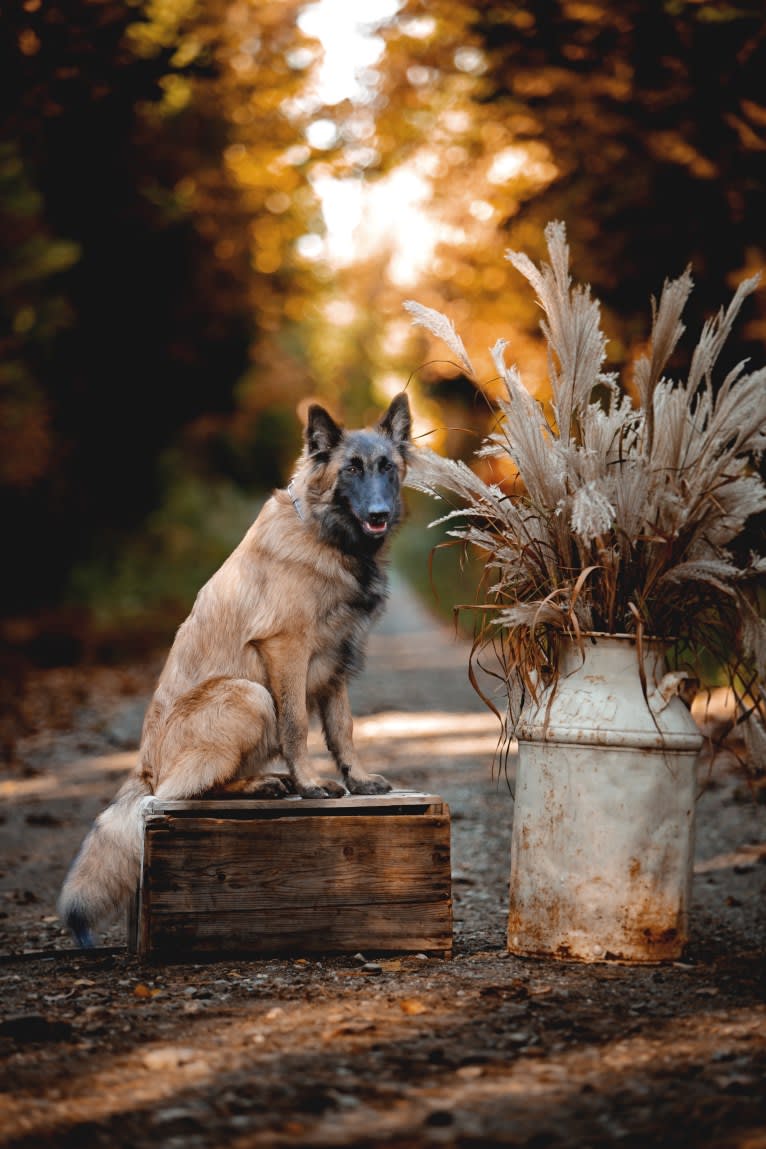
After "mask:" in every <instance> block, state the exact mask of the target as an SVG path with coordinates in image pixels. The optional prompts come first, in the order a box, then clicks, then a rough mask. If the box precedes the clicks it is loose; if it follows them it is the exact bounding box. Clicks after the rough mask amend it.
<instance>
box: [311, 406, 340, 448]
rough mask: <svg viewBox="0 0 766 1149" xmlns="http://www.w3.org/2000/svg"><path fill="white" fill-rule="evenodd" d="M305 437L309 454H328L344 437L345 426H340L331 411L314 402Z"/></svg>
mask: <svg viewBox="0 0 766 1149" xmlns="http://www.w3.org/2000/svg"><path fill="white" fill-rule="evenodd" d="M304 438H305V440H306V449H307V451H308V453H309V455H323V454H327V452H329V451H332V449H333V447H337V445H338V443H339V442H340V441H341V439H342V438H343V428H342V427H339V426H338V424H337V423H336V422H335V420H334V419H333V417H332V415H331V414H330V413H329V411H325V409H324V407H320V406H319V404H318V403H312V404H311V406H310V407H309V413H308V420H307V422H306V430H305V432H304Z"/></svg>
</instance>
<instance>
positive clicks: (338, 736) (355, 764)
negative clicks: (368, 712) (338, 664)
mask: <svg viewBox="0 0 766 1149" xmlns="http://www.w3.org/2000/svg"><path fill="white" fill-rule="evenodd" d="M319 709H320V713H321V716H322V728H323V730H324V736H325V742H326V743H327V749H328V750H329V751H330V753H331V754H332V756H333V758H334V759H335V761H336V762H337V764H338V769H339V770H340V772H341V774H342V776H343V781H344V782H345V783H346V785H347V786H348V789H349V793H351V794H387V793H388V791H389V790H390V789H391V783H390V782H387V781H386V779H385V778H383V777H382V776H381V775H380V774H368V773H367V771H366V770H364V769H363V768H362V766H361V765H360V763H359V756H358V755H357V752H356V749H355V748H354V720H353V718H352V716H351V703H350V702H349V697H348V690H347V689H346V684H345V683H342V684H341V685H340V686H339V687H338V688H337V689H336V690H334V691H333V692H332V693H331V694H328V695H325V697H324V698H323V699H322V700H321V702H320V706H319Z"/></svg>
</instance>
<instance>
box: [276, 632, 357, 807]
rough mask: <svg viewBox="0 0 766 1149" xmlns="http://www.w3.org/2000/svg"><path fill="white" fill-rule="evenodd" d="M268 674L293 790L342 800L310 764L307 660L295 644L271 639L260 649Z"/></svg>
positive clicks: (335, 785) (339, 788)
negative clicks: (293, 784)
mask: <svg viewBox="0 0 766 1149" xmlns="http://www.w3.org/2000/svg"><path fill="white" fill-rule="evenodd" d="M262 653H263V655H264V657H265V659H266V662H267V666H268V671H269V684H270V688H271V691H272V694H273V697H274V701H275V702H276V707H277V728H278V733H279V742H280V750H281V753H282V757H283V758H284V760H285V762H286V763H287V767H288V769H289V771H290V775H291V777H292V779H293V782H294V783H295V789H296V791H297V792H298V793H299V794H300V796H301V797H302V798H342V797H343V795H344V794H345V793H346V791H345V789H344V788H343V786H341V785H340V784H339V783H338V782H334V781H332V780H331V779H330V780H320V779H319V778H318V777H317V775H316V774H315V772H314V770H313V769H312V767H311V763H310V761H309V753H308V732H309V719H308V709H307V706H306V681H307V674H308V660H307V659H306V658H305V657H304V655H303V651H302V650H299V649H298V644H296V643H294V642H290V641H289V639H287V640H282V639H281V638H276V639H272V640H271V642H270V643H269V645H268V647H264V648H262Z"/></svg>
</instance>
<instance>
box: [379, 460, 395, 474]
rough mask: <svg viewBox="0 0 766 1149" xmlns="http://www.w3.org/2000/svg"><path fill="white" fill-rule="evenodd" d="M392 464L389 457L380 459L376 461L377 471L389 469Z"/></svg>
mask: <svg viewBox="0 0 766 1149" xmlns="http://www.w3.org/2000/svg"><path fill="white" fill-rule="evenodd" d="M393 465H394V464H393V463H392V462H391V460H390V459H381V460H380V462H379V463H378V470H379V471H390V470H391V468H392V467H393Z"/></svg>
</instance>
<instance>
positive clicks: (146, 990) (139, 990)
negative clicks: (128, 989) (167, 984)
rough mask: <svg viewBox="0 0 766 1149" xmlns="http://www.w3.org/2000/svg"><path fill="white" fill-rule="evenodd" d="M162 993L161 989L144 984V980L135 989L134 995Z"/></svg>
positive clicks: (152, 995)
mask: <svg viewBox="0 0 766 1149" xmlns="http://www.w3.org/2000/svg"><path fill="white" fill-rule="evenodd" d="M160 993H162V990H161V989H153V988H152V987H151V986H148V985H144V983H143V982H142V981H140V982H139V983H138V985H137V986H136V987H135V989H134V990H133V996H134V997H157V995H158V994H160Z"/></svg>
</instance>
